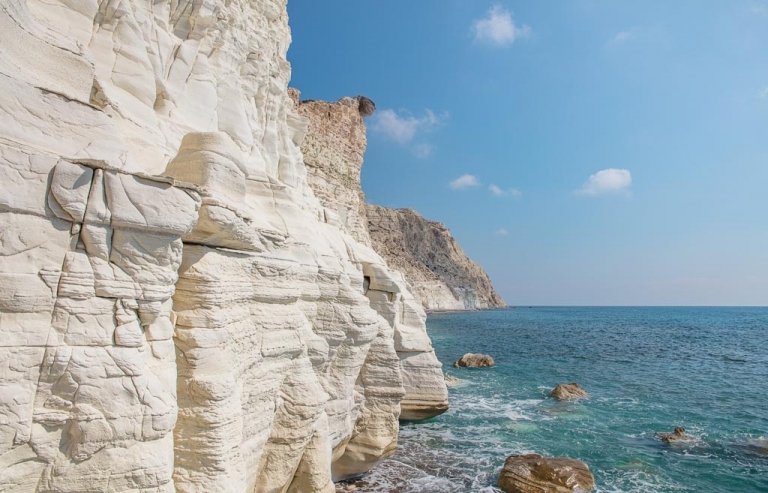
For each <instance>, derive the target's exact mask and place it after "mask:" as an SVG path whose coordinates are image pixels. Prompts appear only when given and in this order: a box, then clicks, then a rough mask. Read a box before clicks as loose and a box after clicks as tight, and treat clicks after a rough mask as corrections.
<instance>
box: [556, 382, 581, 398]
mask: <svg viewBox="0 0 768 493" xmlns="http://www.w3.org/2000/svg"><path fill="white" fill-rule="evenodd" d="M549 395H550V397H554V398H555V399H557V400H559V401H573V400H576V399H586V398H588V397H589V394H588V393H587V391H586V390H584V389H583V388H582V387H581V385H579V384H577V383H561V384H558V385H557V387H555V388H554V389H552V391H551V392H550V393H549Z"/></svg>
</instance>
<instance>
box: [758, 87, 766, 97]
mask: <svg viewBox="0 0 768 493" xmlns="http://www.w3.org/2000/svg"><path fill="white" fill-rule="evenodd" d="M757 97H759V98H760V99H768V86H765V87H763V88H762V89H760V91H759V92H758V93H757Z"/></svg>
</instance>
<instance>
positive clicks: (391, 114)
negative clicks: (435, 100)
mask: <svg viewBox="0 0 768 493" xmlns="http://www.w3.org/2000/svg"><path fill="white" fill-rule="evenodd" d="M447 119H448V113H445V112H443V113H439V114H438V113H435V112H434V111H432V110H430V109H426V110H424V112H423V114H421V115H420V116H416V115H413V114H412V113H410V112H408V111H405V110H400V111H395V110H392V109H383V110H380V111H378V112H377V113H376V116H374V118H373V123H371V130H372V131H373V132H374V133H376V134H378V135H380V136H382V137H383V138H385V139H387V140H389V141H391V142H395V143H396V144H399V145H402V146H405V147H411V151H412V152H413V154H414V155H415V156H416V157H418V158H427V157H429V156H431V155H432V151H434V146H432V145H431V144H427V143H420V144H417V145H414V146H411V144H412V143H413V141H414V139H415V138H416V137H417V135H419V134H423V133H427V132H430V131H432V130H434V129H435V128H437V127H438V126H440V125H442V124H443V123H444V122H445V121H446V120H447Z"/></svg>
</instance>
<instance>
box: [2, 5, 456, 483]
mask: <svg viewBox="0 0 768 493" xmlns="http://www.w3.org/2000/svg"><path fill="white" fill-rule="evenodd" d="M289 42H290V31H289V28H288V19H287V15H286V10H285V0H257V1H248V0H229V1H224V0H218V1H217V0H168V1H150V0H92V1H72V0H45V1H43V0H7V1H5V2H2V3H0V121H1V122H2V125H0V224H2V228H1V229H0V337H2V340H3V344H2V345H0V491H61V492H80V491H137V492H138V491H184V492H187V491H189V492H193V491H194V492H203V491H217V492H245V491H248V492H251V491H254V492H331V491H333V484H332V480H334V479H339V478H344V477H348V476H352V475H356V474H360V473H362V472H364V471H366V470H367V469H368V468H370V467H371V466H372V465H373V464H375V463H376V462H377V461H378V460H380V459H381V458H383V457H385V456H387V455H388V454H389V453H391V452H392V451H393V450H394V447H395V446H396V443H397V432H398V418H400V417H401V406H402V409H403V415H402V417H403V418H409V419H414V418H422V417H427V416H431V415H434V414H437V413H439V412H441V411H443V410H444V409H445V407H446V406H447V392H446V389H445V385H444V383H442V380H437V378H436V376H437V375H439V374H440V365H439V363H438V362H437V360H436V358H435V356H434V352H433V351H432V349H431V345H430V343H429V339H428V337H427V335H426V332H425V329H424V314H423V311H422V310H421V308H420V307H419V306H418V303H416V302H415V301H414V298H413V296H411V295H410V293H409V291H408V287H407V284H406V283H405V281H404V279H403V277H402V275H401V274H399V273H397V272H394V271H392V270H390V269H389V268H388V267H387V266H386V264H385V262H384V261H383V260H382V259H381V257H379V256H378V255H377V254H376V253H375V252H374V250H373V249H372V248H371V245H370V244H369V243H368V242H367V241H366V239H365V237H364V236H361V232H360V231H356V230H355V229H354V228H348V227H347V226H346V225H345V224H343V223H342V222H340V221H339V220H338V217H339V215H338V214H336V215H334V213H333V212H334V211H333V210H331V208H329V207H328V206H327V205H325V204H323V203H322V201H321V200H318V198H317V197H316V196H315V194H314V193H313V191H312V189H311V188H310V186H309V184H308V180H307V172H306V166H305V163H304V158H303V156H302V152H301V149H300V147H299V146H300V144H301V142H302V139H303V138H304V135H305V133H306V130H307V125H308V121H307V120H306V119H305V118H304V117H301V116H300V115H299V114H298V112H297V110H296V106H295V103H294V101H293V100H292V99H291V97H290V95H289V93H288V90H287V85H288V80H289V78H290V66H289V64H288V63H287V61H286V59H285V54H286V51H287V48H288V45H289Z"/></svg>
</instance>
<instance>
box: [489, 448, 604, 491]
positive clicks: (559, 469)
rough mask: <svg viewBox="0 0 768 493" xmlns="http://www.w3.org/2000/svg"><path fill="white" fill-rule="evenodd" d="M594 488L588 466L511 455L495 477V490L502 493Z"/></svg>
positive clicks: (544, 458) (576, 461)
mask: <svg viewBox="0 0 768 493" xmlns="http://www.w3.org/2000/svg"><path fill="white" fill-rule="evenodd" d="M594 487H595V478H594V477H593V476H592V472H591V471H590V470H589V466H588V465H587V464H585V463H584V462H581V461H579V460H576V459H569V458H567V457H542V456H541V455H539V454H525V455H511V456H509V457H507V460H506V461H505V462H504V468H503V469H502V470H501V475H500V476H499V488H501V489H502V491H504V492H506V493H572V492H587V491H592V489H594Z"/></svg>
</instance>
